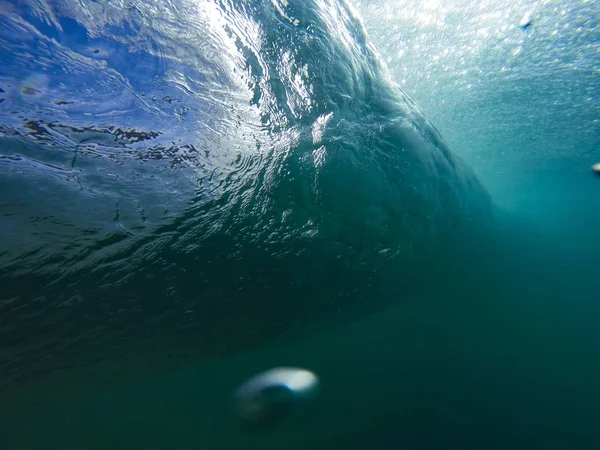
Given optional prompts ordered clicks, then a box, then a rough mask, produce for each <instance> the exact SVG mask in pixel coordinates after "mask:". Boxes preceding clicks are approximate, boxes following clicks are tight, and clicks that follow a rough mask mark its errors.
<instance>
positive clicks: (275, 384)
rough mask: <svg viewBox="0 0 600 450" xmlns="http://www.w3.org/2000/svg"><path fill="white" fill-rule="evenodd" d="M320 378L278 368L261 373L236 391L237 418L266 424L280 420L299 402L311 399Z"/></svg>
mask: <svg viewBox="0 0 600 450" xmlns="http://www.w3.org/2000/svg"><path fill="white" fill-rule="evenodd" d="M318 386H319V379H318V378H317V376H316V375H315V374H314V373H313V372H311V371H309V370H305V369H299V368H295V367H278V368H275V369H271V370H267V371H265V372H261V373H259V374H258V375H256V376H254V377H252V378H250V379H249V380H248V381H246V382H245V383H244V384H242V385H241V386H240V387H239V388H238V389H237V391H236V392H235V401H236V408H237V412H238V414H239V416H240V417H241V418H242V419H243V420H245V421H248V422H253V423H266V422H273V421H276V420H278V419H281V418H282V417H283V416H285V415H286V414H287V413H288V412H289V411H290V410H292V409H293V408H294V407H296V406H297V405H298V404H299V403H302V402H305V401H308V400H310V399H312V398H313V397H314V395H315V394H316V392H317V390H318Z"/></svg>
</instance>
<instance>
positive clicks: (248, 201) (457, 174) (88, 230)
mask: <svg viewBox="0 0 600 450" xmlns="http://www.w3.org/2000/svg"><path fill="white" fill-rule="evenodd" d="M358 6H360V7H361V8H362V11H363V12H364V13H365V17H366V20H365V23H366V24H367V27H368V30H369V33H367V31H365V29H364V28H363V26H362V25H361V19H360V18H359V17H358V13H357V11H356V10H354V9H353V7H352V6H350V5H349V4H346V3H344V2H333V1H331V2H311V1H309V2H302V3H293V2H278V1H273V2H260V1H256V2H253V1H250V2H233V1H232V2H228V1H222V2H208V1H207V2H199V3H196V2H185V1H181V2H172V3H167V2H143V3H141V2H140V3H135V2H133V3H128V4H124V3H123V4H120V3H115V2H107V3H96V2H89V3H85V2H84V3H79V2H60V3H59V2H56V3H45V4H38V3H36V2H32V3H28V2H19V3H14V4H13V3H4V4H3V5H2V6H1V10H0V11H1V12H2V16H1V21H2V24H3V27H2V29H3V30H4V31H2V32H1V33H2V34H0V38H1V39H2V40H1V41H0V42H1V43H2V50H3V51H2V54H1V56H0V58H1V60H0V61H1V62H2V69H1V72H0V83H2V84H1V85H0V88H1V89H2V91H0V96H1V98H2V101H1V102H0V114H1V115H0V117H1V119H2V122H1V124H0V125H1V127H2V128H1V132H2V137H1V138H0V139H1V142H0V153H1V159H0V170H1V172H0V173H2V178H1V181H0V183H1V185H0V186H1V189H2V193H3V199H2V209H1V210H0V219H1V221H0V227H1V229H2V232H3V242H2V246H1V247H0V258H1V259H0V264H1V265H0V269H1V271H2V272H1V273H0V275H1V277H2V278H1V280H0V281H1V283H2V284H1V286H2V288H1V289H2V290H1V292H0V299H1V301H2V303H1V308H2V309H1V310H0V314H1V315H0V317H1V319H2V322H1V327H2V328H1V330H0V332H1V336H2V345H1V347H0V348H1V350H0V355H1V358H2V359H1V360H0V364H1V367H2V369H1V372H0V375H1V387H2V394H1V398H2V407H1V408H0V417H1V419H2V420H1V421H0V427H1V428H0V430H1V431H2V435H3V437H4V438H3V439H4V444H3V445H4V446H5V448H10V449H13V448H14V449H37V448H45V449H48V448H61V449H69V448H91V449H96V448H97V449H104V448H131V447H134V448H157V449H158V448H183V447H189V446H199V447H203V448H211V449H212V448H214V449H236V448H244V447H251V448H253V447H257V448H265V449H268V448H281V447H283V446H285V447H286V448H293V449H304V448H323V449H338V448H340V449H342V448H343V449H371V448H372V449H388V448H389V449H395V448H413V449H436V448H440V449H441V448H444V449H446V448H457V449H458V448H460V449H469V448H473V449H475V448H482V447H483V448H497V449H504V448H528V449H530V448H557V449H562V448H582V449H587V448H596V447H597V446H598V442H597V441H598V438H597V436H596V433H595V424H596V422H597V420H598V413H597V411H596V409H597V406H596V405H597V402H598V400H599V399H600V392H599V391H598V388H597V386H596V384H597V383H596V380H597V379H598V374H599V372H600V367H599V363H598V359H597V358H596V356H595V354H596V352H597V348H598V344H599V340H600V338H599V337H598V333H597V331H596V330H595V328H596V323H595V322H596V320H595V318H597V317H598V313H599V312H600V311H599V309H600V307H599V306H598V302H597V298H598V295H597V293H598V292H599V288H600V278H599V277H598V276H597V273H598V264H597V263H596V261H595V260H596V255H597V254H598V249H599V247H598V244H599V241H600V238H598V234H597V229H598V228H597V223H598V222H597V219H598V213H597V211H598V208H594V205H597V204H598V201H599V200H598V198H599V197H598V196H594V195H593V193H594V192H597V189H598V187H597V181H598V180H597V179H595V178H594V177H593V174H591V173H590V172H589V164H588V162H589V161H588V159H589V160H590V161H591V160H592V158H593V156H594V154H597V150H595V143H596V144H597V140H596V138H597V127H596V128H594V127H593V123H594V122H593V120H594V119H593V111H594V110H593V109H590V110H587V109H585V114H584V113H582V114H581V115H579V116H577V115H576V114H572V115H566V116H565V118H563V119H562V120H555V119H554V118H550V119H548V120H545V121H543V122H541V123H543V124H544V127H545V128H546V129H547V130H549V132H550V131H551V130H554V129H555V128H557V127H558V124H559V123H562V122H564V121H568V120H571V121H572V122H573V123H581V122H582V121H586V120H587V121H588V125H589V121H590V120H591V125H589V127H588V128H584V130H585V132H582V130H581V128H579V130H580V133H579V135H578V139H579V140H578V141H576V142H574V141H573V139H574V138H573V137H572V135H570V134H569V133H566V134H565V135H564V136H563V137H562V139H563V140H562V141H561V142H563V141H564V142H567V141H568V142H569V145H571V146H572V147H568V146H566V145H565V144H564V142H563V144H562V145H560V146H559V147H560V149H561V151H562V153H561V155H570V154H571V153H569V151H568V150H569V148H579V149H585V157H581V155H579V157H578V155H574V156H572V157H570V158H566V157H563V158H556V157H553V158H549V157H548V158H544V156H548V155H549V154H550V152H551V151H556V146H554V147H553V146H552V144H553V142H556V141H557V139H556V133H554V134H550V137H548V138H546V140H543V139H538V140H536V139H533V137H534V136H538V138H539V136H540V135H536V134H535V133H532V132H531V130H532V129H533V130H536V131H537V129H536V127H535V124H534V126H532V128H525V129H523V127H522V124H523V123H526V122H527V121H528V120H529V121H534V122H535V120H537V119H535V117H537V116H532V115H527V114H525V113H524V112H523V109H524V108H523V105H528V104H535V102H536V98H537V97H536V96H535V95H533V94H534V92H535V91H528V90H527V89H526V87H531V86H528V85H523V86H524V87H523V88H522V89H521V90H520V91H518V92H519V95H517V96H513V97H510V96H509V95H508V94H506V95H507V97H508V98H505V99H501V98H500V99H499V98H498V97H494V98H493V101H490V100H489V97H488V102H481V99H480V98H476V99H474V100H473V98H472V97H469V95H465V96H464V98H465V99H466V100H465V102H467V103H466V106H465V104H461V100H460V98H458V95H457V94H456V92H457V91H454V93H453V94H452V95H454V97H452V96H451V95H448V94H445V96H444V95H443V93H444V92H447V91H443V92H436V94H437V95H436V96H430V97H428V96H427V95H426V94H424V93H427V91H423V90H422V91H420V92H421V96H422V97H423V98H419V94H418V93H417V92H414V93H412V92H411V96H412V97H414V98H417V99H419V104H424V109H425V110H426V111H427V109H429V110H430V111H431V116H433V118H434V119H437V123H439V124H440V129H442V131H444V133H443V135H446V134H448V136H449V142H450V144H451V145H447V144H446V143H445V141H444V139H443V137H442V135H441V134H440V133H439V132H438V130H437V129H436V127H434V125H432V124H431V123H430V122H429V121H428V120H427V119H426V118H425V114H424V113H423V112H422V111H421V109H420V108H419V107H418V106H416V105H415V104H414V103H413V102H412V101H411V100H410V99H409V98H408V97H407V96H406V95H405V94H404V93H403V91H402V90H401V89H400V88H399V87H398V85H397V84H398V83H400V84H401V81H402V78H401V73H398V70H399V69H398V67H397V66H396V65H395V63H394V60H393V59H392V60H390V59H389V57H388V56H389V55H390V54H389V53H386V52H388V50H387V49H386V47H385V42H383V41H382V40H381V39H382V37H385V36H387V35H388V33H391V31H390V30H391V28H390V27H384V29H385V32H382V31H381V26H380V25H377V26H374V25H373V20H374V19H375V18H376V17H377V16H376V15H372V13H370V12H369V9H368V8H369V7H372V6H373V5H372V4H365V5H363V4H361V3H359V5H358ZM578 11H579V10H578ZM583 11H584V12H585V11H588V10H585V9H584V10H583ZM370 14H371V15H370ZM559 16H560V12H559ZM546 17H547V16H546ZM577 17H579V18H580V19H581V17H584V18H585V17H587V16H585V15H583V16H581V15H578V16H577ZM454 20H459V19H454ZM535 20H536V19H535V18H534V22H533V25H532V27H536V26H537V27H538V29H542V30H543V27H541V26H540V25H539V20H538V23H537V24H536V22H535ZM581 22H582V23H583V24H587V26H589V27H591V29H593V27H592V25H593V24H590V23H589V22H586V21H585V20H583V19H581ZM369 27H370V28H369ZM402 30H403V29H400V30H396V32H395V34H394V35H395V36H396V35H397V36H401V35H403V34H402ZM515 31H517V32H519V33H520V32H521V30H515ZM378 33H379V34H378ZM538 33H540V32H538ZM370 35H373V36H374V41H375V45H373V44H371V40H370V37H369V36H370ZM378 36H379V37H378ZM518 39H522V36H520V37H519V38H518ZM521 44H522V45H524V46H525V43H524V42H522V43H521ZM592 44H593V42H592V41H590V43H589V45H590V46H591V45H592ZM524 48H525V47H524ZM586 48H588V49H589V48H591V47H589V46H588V47H586ZM523 51H525V50H523ZM386 58H387V61H386ZM586 58H587V59H586ZM571 59H572V60H577V58H571ZM588 60H589V61H591V62H589V64H588V63H586V61H588ZM407 61H410V59H408V60H407ZM577 61H578V64H579V65H578V67H580V68H581V69H580V70H581V71H582V72H583V73H586V74H587V73H588V72H586V70H593V68H594V67H596V66H595V65H594V64H597V61H596V60H595V59H594V58H593V56H589V50H588V53H584V56H582V57H581V58H579V60H577ZM594 61H596V62H594ZM411 63H412V64H414V66H415V71H414V72H411V73H412V74H415V73H418V70H417V68H418V67H419V66H418V62H417V61H411ZM427 64H429V62H428V63H427ZM515 64H517V63H515ZM586 64H587V65H586ZM388 65H389V70H388ZM561 67H562V66H561ZM513 70H517V73H520V72H518V70H519V69H515V68H514V67H513ZM490 72H495V71H490ZM499 72H500V70H499ZM561 73H563V72H561ZM563 74H564V73H563ZM573 76H575V75H573ZM517 78H518V77H517ZM438 79H439V80H441V82H442V83H443V82H444V80H446V81H447V80H448V78H443V77H439V78H438ZM563 79H565V80H567V79H568V78H563ZM452 81H454V80H452ZM479 81H481V80H479ZM487 81H488V82H490V83H491V81H490V80H487ZM518 81H523V80H521V79H519V80H518ZM472 84H473V83H471V85H472ZM424 85H425V86H427V84H426V83H424ZM467 85H468V84H465V89H466V86H467ZM430 86H431V85H430ZM433 86H437V84H435V83H434V84H433ZM486 86H488V89H489V91H487V90H484V91H481V90H479V91H478V92H479V93H481V92H485V93H486V94H489V95H491V94H492V93H494V89H496V90H498V87H497V86H496V87H494V85H493V84H490V85H486ZM586 86H587V85H586ZM586 86H582V87H581V91H582V92H584V93H586V95H594V92H591V93H590V92H588V90H586ZM469 89H470V88H469ZM458 92H460V89H459V91H458ZM440 97H441V98H442V99H443V100H446V101H450V99H451V98H453V99H454V100H453V101H454V102H455V103H458V104H461V106H460V108H459V107H458V106H454V107H453V108H452V109H451V110H450V111H461V114H462V116H460V117H463V118H464V117H467V118H469V119H470V122H469V123H470V124H472V125H471V127H464V126H462V128H461V127H459V124H456V123H453V122H452V119H451V117H453V116H452V114H451V113H448V114H447V115H444V114H442V112H440V111H443V107H442V105H441V104H439V103H436V101H435V100H432V99H433V98H437V99H440ZM428 98H430V100H429V101H428V100H427V99H428ZM574 98H575V97H574ZM528 102H529V103H528ZM573 104H577V102H573ZM494 109H496V110H500V111H501V112H502V117H503V118H504V119H505V120H506V122H504V123H503V127H500V130H504V134H501V133H500V132H499V131H498V127H494V126H490V125H489V122H488V125H487V126H485V120H484V119H485V118H486V117H489V114H490V113H489V111H490V110H494ZM582 111H583V109H582ZM467 113H468V114H467ZM540 114H541V113H540ZM427 115H429V114H427ZM572 116H574V117H572ZM511 120H512V121H513V122H510V121H511ZM538 127H539V125H538ZM567 129H569V127H567ZM460 130H462V131H465V133H466V136H467V137H469V138H468V139H467V138H464V137H463V135H460V134H459V131H460ZM473 130H475V131H476V132H473ZM513 130H517V131H519V130H520V133H521V145H520V146H517V145H515V142H517V141H518V138H517V136H518V133H514V132H513ZM528 130H529V134H528V133H527V131H528ZM446 131H447V133H446ZM494 133H496V135H494ZM502 136H506V141H504V142H503V141H502V139H501V137H502ZM506 142H508V143H511V144H512V145H510V146H507V145H503V144H506ZM474 143H477V145H475V144H474ZM474 147H477V148H480V147H481V148H484V150H485V152H486V153H485V154H486V155H496V159H491V157H490V159H489V160H488V162H486V158H483V159H482V158H480V156H481V154H478V152H477V149H476V148H474ZM532 149H535V151H534V150H532ZM540 149H543V150H544V151H545V153H542V154H540V153H539V152H540V151H542V150H540ZM452 150H454V152H452ZM482 151H483V150H482ZM502 152H508V153H509V155H510V158H508V159H510V161H509V162H507V157H502V158H500V157H498V154H501V153H502ZM594 152H596V153H594ZM553 155H555V154H553ZM532 160H534V161H535V162H536V165H535V169H537V170H532V169H531V166H530V164H531V161H532ZM463 161H466V163H464V162H463ZM528 161H529V162H528ZM517 163H518V164H517ZM516 179H518V188H516V187H515V186H517V185H516V184H515V183H514V181H515V180H516ZM480 180H482V181H483V182H482V181H480ZM488 191H489V192H491V195H490V194H488ZM550 200H552V201H550ZM595 211H596V212H595ZM281 365H287V366H299V367H306V368H309V369H310V370H312V371H314V372H315V373H316V374H318V376H319V377H320V380H321V392H320V395H319V397H318V398H317V400H316V401H315V402H314V403H313V404H312V405H310V407H308V408H306V409H303V410H301V411H298V412H297V413H296V414H293V415H291V416H290V417H288V418H286V420H284V421H283V422H281V423H279V424H277V425H276V426H273V427H270V428H266V429H248V428H247V427H244V426H243V424H240V422H239V421H238V420H236V417H235V414H234V413H233V411H232V408H231V396H232V393H233V392H234V390H235V389H236V387H237V386H239V384H240V383H241V382H243V381H244V380H245V379H247V378H248V377H250V376H252V375H254V374H255V373H257V372H260V371H262V370H265V369H268V368H271V367H276V366H281Z"/></svg>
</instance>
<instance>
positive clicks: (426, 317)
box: [2, 237, 600, 449]
mask: <svg viewBox="0 0 600 450" xmlns="http://www.w3.org/2000/svg"><path fill="white" fill-rule="evenodd" d="M514 240H515V241H516V240H517V239H516V237H515V239H514ZM521 243H522V245H523V247H522V248H523V249H527V248H530V249H532V252H531V253H525V254H523V255H522V258H520V259H519V260H518V261H514V262H513V263H512V264H511V265H510V267H507V266H506V265H497V266H496V267H495V268H494V269H495V270H494V271H493V273H490V272H483V271H479V272H474V273H472V278H471V279H470V280H469V287H465V286H464V285H462V286H458V285H451V284H447V285H445V286H444V289H443V292H441V293H439V295H435V296H431V297H429V298H421V299H418V301H413V300H417V299H406V301H403V302H402V303H401V305H400V306H398V307H396V308H394V309H393V310H389V311H386V312H385V313H381V314H379V315H376V316H372V317H370V318H367V319H365V320H361V321H358V322H355V323H353V324H350V325H347V326H345V327H342V328H339V329H336V330H335V331H332V332H328V333H325V334H319V335H315V336H312V337H309V338H306V339H301V340H296V341H293V342H289V343H286V344H284V345H277V346H270V347H266V348H263V349H261V350H257V351H253V352H246V353H243V354H240V355H237V356H235V357H232V358H225V359H221V360H219V361H214V362H212V363H208V364H203V365H199V366H195V367H188V368H185V369H181V370H172V371H170V372H169V373H163V374H160V375H152V376H144V374H142V373H139V374H137V376H136V377H135V379H133V380H128V381H124V382H122V383H116V384H115V385H113V386H110V387H102V388H92V386H93V382H91V381H90V380H93V377H94V375H93V372H94V369H93V368H92V369H90V370H89V371H87V372H85V371H84V372H82V373H78V374H76V375H75V374H73V373H70V374H65V375H63V376H60V377H56V379H55V380H53V381H52V382H51V383H48V385H47V386H40V387H38V388H37V390H32V391H27V390H25V391H14V392H12V393H11V394H9V395H5V396H4V397H5V399H4V401H3V404H4V405H5V406H7V405H10V407H9V408H3V409H4V412H3V419H2V424H3V426H5V427H6V428H5V433H4V436H5V439H6V440H5V442H6V443H8V444H7V445H8V447H7V448H18V449H21V448H23V449H29V448H31V449H36V448H46V449H48V448H52V449H53V448H57V449H58V448H62V449H71V448H73V449H76V448H90V449H96V448H97V449H103V448H115V449H121V448H123V449H125V448H132V447H133V448H148V449H160V448H188V447H198V448H215V449H235V448H248V447H250V448H265V449H270V448H273V449H274V448H281V447H285V448H293V449H304V448H319V449H321V448H322V449H396V448H398V449H400V448H411V449H448V448H456V449H477V448H493V449H506V448H511V449H532V448H534V449H564V448H580V449H592V448H596V447H597V445H598V444H599V443H600V437H599V436H598V434H597V431H596V426H595V424H596V423H597V420H598V417H599V413H598V399H600V388H599V387H598V383H597V380H598V376H599V375H600V362H599V360H598V358H597V348H598V345H599V341H600V336H599V334H598V331H597V320H596V318H597V317H598V314H599V313H600V305H599V304H598V302H597V295H596V293H597V292H598V291H597V290H598V289H599V288H600V282H599V280H598V279H597V278H595V279H594V277H593V276H592V275H593V274H592V273H590V270H589V268H590V267H591V265H589V261H587V262H586V261H584V260H583V259H582V256H583V252H581V251H580V250H581V249H580V248H577V249H571V250H569V249H565V248H560V249H559V248H551V247H549V246H542V247H540V246H537V247H536V246H534V245H530V244H525V243H524V242H522V241H521ZM534 248H535V249H536V252H535V253H534V252H533V249H534ZM542 248H544V249H545V250H542ZM569 256H570V258H569ZM589 256H590V257H591V256H592V255H589ZM557 257H560V258H561V260H562V262H563V265H562V266H561V265H557V264H554V262H555V261H556V260H557ZM549 261H550V262H552V264H548V262H549ZM586 267H587V268H588V269H587V270H586ZM135 358H136V357H135V355H131V360H130V363H131V364H134V365H135ZM278 365H298V366H300V367H307V368H310V369H312V370H314V371H315V372H316V373H317V374H319V376H320V378H321V382H322V392H321V395H320V397H319V398H318V400H317V401H316V402H315V403H314V404H312V405H310V407H308V408H306V409H303V410H299V411H298V412H297V413H296V414H295V415H292V416H290V417H288V418H287V420H285V421H284V422H283V423H280V424H279V425H278V426H276V427H273V428H268V429H259V430H255V429H248V428H247V427H245V426H243V425H242V424H240V423H239V422H238V421H237V420H236V418H235V416H234V415H233V414H232V410H231V409H230V406H231V403H230V399H231V394H232V391H233V389H234V388H235V387H236V386H237V385H238V384H239V383H240V381H242V380H244V379H245V378H247V377H248V376H250V375H252V374H254V373H256V372H258V371H260V370H264V369H265V368H269V367H273V366H278Z"/></svg>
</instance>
